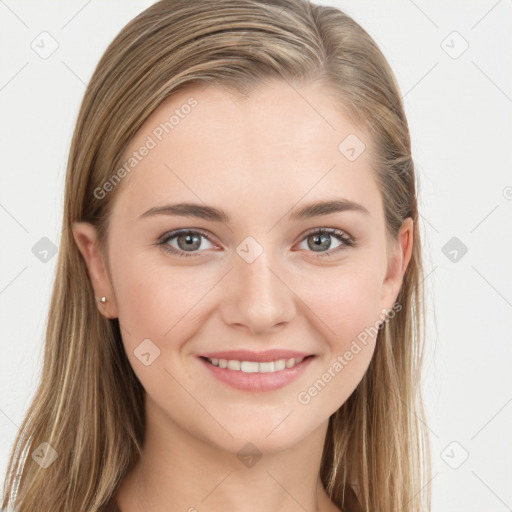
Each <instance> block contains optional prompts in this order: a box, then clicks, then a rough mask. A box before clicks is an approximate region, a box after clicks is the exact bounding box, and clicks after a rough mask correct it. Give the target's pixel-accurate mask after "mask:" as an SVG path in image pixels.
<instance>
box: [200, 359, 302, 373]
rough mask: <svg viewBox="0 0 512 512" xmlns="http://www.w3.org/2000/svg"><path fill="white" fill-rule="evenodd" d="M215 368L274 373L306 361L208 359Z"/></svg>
mask: <svg viewBox="0 0 512 512" xmlns="http://www.w3.org/2000/svg"><path fill="white" fill-rule="evenodd" d="M206 359H207V360H208V361H209V362H210V363H211V364H212V365H213V366H218V367H219V368H227V369H228V370H235V371H241V372H244V373H274V372H279V371H282V370H284V369H285V368H293V367H294V366H296V365H298V364H299V363H301V362H302V361H303V360H304V357H302V358H300V359H295V358H290V359H277V360H276V361H267V362H257V361H237V360H233V359H214V358H211V359H210V358H209V357H207V358H206Z"/></svg>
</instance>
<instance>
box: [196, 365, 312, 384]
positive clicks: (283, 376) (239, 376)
mask: <svg viewBox="0 0 512 512" xmlns="http://www.w3.org/2000/svg"><path fill="white" fill-rule="evenodd" d="M313 358H314V356H309V357H307V358H305V359H304V360H303V361H301V362H300V363H299V364H297V365H295V366H294V367H293V368H285V369H284V370H280V371H278V372H268V373H245V372H242V371H241V370H229V369H228V368H220V367H219V366H214V365H213V364H211V363H210V362H209V361H207V360H206V359H203V358H202V357H200V358H199V360H200V361H201V362H202V363H203V365H204V366H206V368H207V369H208V370H209V371H210V372H211V373H212V375H213V376H214V377H216V378H217V379H219V380H220V381H222V382H224V383H226V384H228V385H230V386H231V387H233V388H236V389H240V390H242V391H252V392H258V391H274V390H276V389H280V388H282V387H284V386H286V385H287V384H290V383H291V382H293V381H294V380H295V379H297V378H298V377H299V376H300V375H302V373H304V371H305V370H306V368H307V367H308V366H309V363H311V361H312V360H313Z"/></svg>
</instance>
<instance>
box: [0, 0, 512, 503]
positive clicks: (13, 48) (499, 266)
mask: <svg viewBox="0 0 512 512" xmlns="http://www.w3.org/2000/svg"><path fill="white" fill-rule="evenodd" d="M152 3H153V2H152V1H150V0H146V1H142V0H137V1H133V0H132V1H126V0H125V1H120V0H117V1H114V0H109V1H105V0H104V1H101V2H100V1H99V0H89V1H88V2H87V1H84V0H73V1H70V0H67V1H65V2H64V1H60V2H57V1H51V2H50V1H49V0H45V1H41V0H37V1H35V0H34V1H26V0H23V1H18V2H14V1H13V0H5V1H1V2H0V24H1V25H0V26H1V28H0V37H1V42H2V46H1V50H0V51H1V57H0V63H1V64H0V66H1V67H0V104H1V105H0V107H1V112H2V118H1V134H0V145H1V153H0V154H1V163H2V167H1V170H2V172H1V179H2V181H1V189H0V223H1V229H2V231H1V233H2V244H1V247H2V251H1V267H0V302H1V310H0V312H1V324H0V325H1V327H2V331H1V337H2V338H1V340H2V341H1V356H0V375H1V383H2V394H1V403H0V428H1V436H0V439H1V441H0V464H1V473H0V477H2V478H3V477H4V475H5V471H6V467H7V456H8V453H9V451H10V449H11V445H12V442H13V440H14V436H15V434H16V432H17V428H18V426H19V425H20V424H21V421H22V418H23V417H24V414H25V411H26V408H27V407H28V404H29V401H30V399H31V396H32V394H33V393H34V391H35V389H36V385H37V383H38V379H39V375H40V369H41V365H42V358H43V334H44V329H45V323H46V315H47V312H48V306H49V298H50V292H51V287H52V283H53V278H54V273H55V264H56V260H57V258H56V257H51V258H50V259H49V260H48V261H47V262H46V263H44V262H42V261H40V260H39V259H38V258H37V257H36V256H35V255H34V253H33V252H32V248H33V247H34V246H35V245H36V243H38V242H39V240H40V239H41V238H43V237H47V238H48V239H49V240H51V241H52V242H53V243H54V244H55V245H56V246H57V245H58V244H59V239H58V235H59V230H60V225H61V216H62V198H63V189H64V176H65V168H66V159H67V154H68V151H69V145H70V141H71V136H72V132H73V128H74V123H75V120H76V115H77V112H78V108H79V105H80V102H81V100H82V96H83V94H84V91H85V87H86V83H87V82H88V81H89V78H90V76H91V74H92V72H93V69H94V67H95V66H96V64H97V62H98V60H99V59H100V57H101V55H102V53H103V51H104V50H105V48H106V47H107V45H108V44H109V43H110V42H111V40H112V39H113V37H114V36H115V35H116V34H117V33H118V32H119V30H120V29H121V28H122V27H123V26H124V25H125V24H126V23H127V22H128V21H129V20H130V19H132V18H133V17H134V16H135V15H137V14H138V13H139V12H141V11H142V10H144V9H145V8H146V7H148V6H149V5H151V4H152ZM315 3H324V4H330V5H334V6H336V7H339V8H341V9H342V10H344V11H345V12H347V14H349V15H351V16H353V17H354V18H355V20H356V21H358V22H359V23H360V24H361V25H362V26H363V27H364V28H365V29H366V30H367V31H368V32H369V33H370V35H371V36H372V37H373V38H374V39H375V40H376V42H377V43H378V44H379V46H380V47H381V49H382V51H383V52H384V54H385V56H386V57H387V58H388V60H389V62H390V64H391V66H392V68H393V70H394V72H395V74H396V76H397V79H398V82H399V85H400V88H401V91H402V94H403V95H404V99H405V106H406V110H407V115H408V119H409V123H410V127H411V136H412V141H413V153H414V157H415V162H416V166H417V172H418V174H419V180H420V190H419V193H420V205H421V212H422V213H421V214H422V229H423V237H424V244H425V258H426V263H425V267H426V269H425V270H426V274H427V278H426V281H425V283H426V284H427V288H428V293H429V298H430V299H429V300H430V304H431V314H430V320H429V323H428V325H429V338H428V346H429V357H428V360H427V366H426V368H425V371H426V377H425V381H424V393H425V398H426V405H427V412H428V416H429V417H428V428H429V431H430V435H431V441H432V449H433V450H432V460H433V480H432V487H433V512H441V511H468V512H476V511H482V510H485V511H487V512H501V511H505V510H512V486H511V485H510V482H512V436H511V435H510V432H512V429H511V427H512V403H511V402H512V386H511V381H512V372H511V371H510V365H511V363H512V357H511V356H512V337H511V330H512V329H511V323H512V322H511V310H512V286H511V277H512V271H511V265H510V262H511V261H512V258H511V253H512V250H511V249H512V242H511V240H512V237H511V230H510V228H511V224H512V222H511V210H512V174H511V171H510V170H511V168H512V166H511V163H512V162H511V160H512V154H511V151H510V148H511V145H512V116H511V109H512V71H511V64H512V59H511V58H512V40H511V39H512V36H511V34H512V30H511V29H512V26H511V25H512V23H511V22H512V5H511V1H510V0H500V1H496V0H485V1H483V0H482V1H478V2H477V1H471V2H470V1H462V0H459V1H451V2H449V3H448V2H445V1H441V0H437V1H426V0H416V1H415V2H413V1H412V0H400V1H398V0H397V1H393V2H391V1H389V0H388V1H382V2H376V1H368V0H366V1H361V0H358V1H357V2H356V1H355V0H353V1H340V2H334V1H331V2H327V1H326V2H318V1H315ZM43 31H47V32H48V33H49V34H51V37H52V38H54V39H55V40H56V41H57V43H58V48H57V50H56V51H55V52H54V53H53V54H52V55H51V56H49V57H48V58H46V59H43V58H41V57H40V56H39V55H38V54H37V53H36V52H35V51H34V50H33V49H32V47H31V45H35V44H40V45H41V43H38V41H40V37H43V36H39V35H40V34H41V32H43ZM454 31H455V32H457V33H458V34H453V32H454ZM38 37H39V39H38ZM44 37H48V36H44ZM33 41H35V43H33ZM443 41H444V42H443ZM464 41H466V42H467V44H468V45H469V46H468V48H467V50H466V51H464V52H463V53H462V54H460V55H459V53H460V52H461V50H463V49H464V46H465V44H466V43H465V42H464ZM46 47H47V48H48V46H46ZM454 57H457V58H454ZM452 237H457V238H458V240H459V241H460V242H457V243H463V244H464V245H465V246H466V247H467V249H468V252H467V254H465V255H464V256H462V257H461V256H460V255H461V254H462V253H461V252H460V250H459V251H458V253H457V261H455V262H453V261H451V260H450V259H449V257H447V256H446V255H445V254H444V253H443V247H444V246H445V244H446V243H447V242H448V241H449V240H450V239H451V238H452ZM449 251H453V248H451V247H450V246H448V248H447V249H445V252H446V253H448V256H450V257H451V258H453V257H454V254H455V253H453V252H452V254H451V255H450V254H449ZM507 261H508V262H509V263H508V265H507V264H506V262H507ZM465 457H467V459H466V460H464V459H465ZM457 466H459V467H458V468H456V467H457Z"/></svg>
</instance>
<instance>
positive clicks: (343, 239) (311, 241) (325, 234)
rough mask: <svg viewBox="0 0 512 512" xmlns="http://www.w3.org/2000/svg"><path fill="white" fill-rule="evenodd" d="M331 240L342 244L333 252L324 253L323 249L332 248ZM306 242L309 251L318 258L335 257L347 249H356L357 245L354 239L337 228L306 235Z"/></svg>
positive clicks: (322, 229)
mask: <svg viewBox="0 0 512 512" xmlns="http://www.w3.org/2000/svg"><path fill="white" fill-rule="evenodd" d="M331 238H336V239H337V240H338V241H339V242H340V244H339V245H338V246H337V247H335V248H334V249H333V250H331V251H324V250H323V249H329V248H330V247H331V244H332V242H331V240H330V239H331ZM304 241H305V243H306V244H307V247H306V248H307V249H311V250H312V251H313V252H316V253H317V254H316V255H315V257H317V258H321V257H331V256H335V255H336V254H337V253H339V252H340V251H342V250H344V249H346V248H347V247H354V246H355V245H356V243H355V240H354V239H353V238H352V237H350V236H349V235H347V233H345V232H344V231H341V230H340V229H335V228H320V229H316V230H314V231H310V232H309V233H307V234H306V238H305V239H304Z"/></svg>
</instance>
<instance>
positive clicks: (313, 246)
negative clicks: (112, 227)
mask: <svg viewBox="0 0 512 512" xmlns="http://www.w3.org/2000/svg"><path fill="white" fill-rule="evenodd" d="M331 238H336V239H337V240H338V241H339V245H338V246H337V247H335V248H334V249H333V250H330V251H325V249H330V248H331V245H332V242H331V240H330V239H331ZM203 239H204V240H206V241H207V242H208V243H210V244H211V243H212V242H211V241H210V239H209V238H208V235H206V233H203V232H202V231H198V230H191V229H184V230H181V231H173V232H171V233H167V234H165V235H163V236H162V237H161V238H160V239H159V240H158V242H157V245H159V246H161V247H162V249H163V250H164V251H166V252H169V253H171V254H174V255H176V256H178V257H190V256H201V253H202V250H205V249H206V248H205V247H202V245H203V242H202V240H203ZM170 242H175V243H176V244H177V247H176V246H173V245H171V244H170ZM304 242H306V244H307V247H306V249H310V250H311V251H312V252H315V253H317V254H316V255H315V257H317V258H318V257H331V256H334V255H335V254H337V253H338V252H339V251H342V250H344V249H346V248H347V247H354V246H355V245H356V242H355V240H354V239H353V238H352V237H350V236H349V235H348V234H347V233H345V232H344V231H341V230H340V229H335V228H320V229H316V230H314V231H310V232H309V233H306V235H305V238H304V239H303V243H304ZM299 248H300V247H299Z"/></svg>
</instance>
